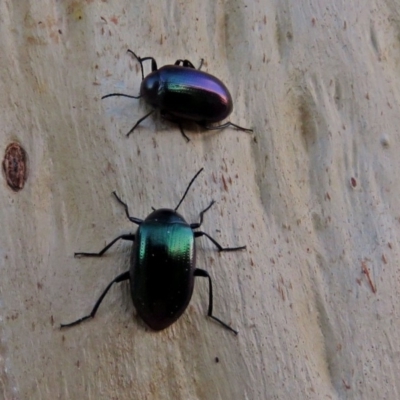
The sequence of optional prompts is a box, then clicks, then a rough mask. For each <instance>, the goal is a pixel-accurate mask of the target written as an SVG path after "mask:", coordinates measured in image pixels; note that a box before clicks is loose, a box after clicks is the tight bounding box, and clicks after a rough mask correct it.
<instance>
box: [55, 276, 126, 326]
mask: <svg viewBox="0 0 400 400" xmlns="http://www.w3.org/2000/svg"><path fill="white" fill-rule="evenodd" d="M127 279H129V271H126V272H124V273H123V274H121V275H118V276H117V277H116V278H115V279H114V280H112V281H111V282H110V283H109V284H108V286H107V287H106V289H105V290H104V292H103V293H102V294H101V296H100V297H99V299H98V300H97V301H96V304H95V305H94V307H93V310H92V311H91V313H90V314H89V315H86V316H85V317H82V318H79V319H77V320H76V321H74V322H70V323H69V324H61V326H60V329H61V328H67V327H71V326H74V325H78V324H80V323H81V322H83V321H85V320H87V319H90V318H94V316H95V315H96V312H97V309H98V308H99V306H100V304H101V302H102V301H103V299H104V297H105V295H106V294H107V292H108V291H109V290H110V288H111V286H112V285H113V284H114V283H118V282H122V281H126V280H127Z"/></svg>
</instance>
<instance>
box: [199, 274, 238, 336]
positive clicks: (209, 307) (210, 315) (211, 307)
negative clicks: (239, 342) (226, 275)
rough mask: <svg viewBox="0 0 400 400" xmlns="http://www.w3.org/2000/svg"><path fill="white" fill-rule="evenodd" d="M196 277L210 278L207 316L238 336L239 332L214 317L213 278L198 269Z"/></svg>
mask: <svg viewBox="0 0 400 400" xmlns="http://www.w3.org/2000/svg"><path fill="white" fill-rule="evenodd" d="M194 276H202V277H203V278H208V284H209V285H208V288H209V290H208V295H209V298H208V312H207V315H208V316H209V317H210V318H212V319H213V320H215V321H217V322H219V323H220V324H221V325H222V326H223V327H224V328H226V329H229V330H230V331H231V332H233V333H234V334H235V335H237V334H238V332H237V331H235V330H234V329H233V328H231V327H230V326H229V325H228V324H226V323H225V322H223V321H221V320H220V319H219V318H217V317H214V315H212V310H213V290H212V282H211V276H210V275H209V274H208V272H207V271H205V270H204V269H199V268H196V269H195V270H194Z"/></svg>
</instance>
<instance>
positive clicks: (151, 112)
mask: <svg viewBox="0 0 400 400" xmlns="http://www.w3.org/2000/svg"><path fill="white" fill-rule="evenodd" d="M154 111H156V110H151V111H150V112H149V113H148V114H146V115H145V116H144V117H142V118H140V119H139V120H138V121H137V122H136V124H135V125H134V126H133V128H132V129H131V130H130V131H129V132H128V133H127V134H126V136H129V135H130V134H131V133H132V132H133V131H134V130H135V129H136V127H137V126H138V125H139V124H140V123H141V122H142V121H144V120H145V119H146V118H147V117H148V116H150V115H151V114H153V112H154Z"/></svg>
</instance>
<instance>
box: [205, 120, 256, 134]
mask: <svg viewBox="0 0 400 400" xmlns="http://www.w3.org/2000/svg"><path fill="white" fill-rule="evenodd" d="M200 125H201V126H202V127H203V128H204V129H206V130H208V131H215V130H218V129H225V128H227V127H228V126H233V127H234V128H236V129H238V130H239V131H244V132H253V129H250V128H243V126H239V125H236V124H234V123H233V122H230V121H228V122H226V123H225V124H222V125H217V126H213V125H211V126H207V125H204V124H200Z"/></svg>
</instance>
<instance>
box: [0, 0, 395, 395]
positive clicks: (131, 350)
mask: <svg viewBox="0 0 400 400" xmlns="http://www.w3.org/2000/svg"><path fill="white" fill-rule="evenodd" d="M0 37H1V40H0V54H1V56H0V88H1V90H0V132H1V133H0V138H1V141H0V151H1V154H2V157H3V154H4V152H5V149H6V147H7V146H8V145H9V144H10V143H11V142H19V143H20V144H21V145H22V146H23V147H24V148H25V150H26V153H27V164H28V177H27V181H26V183H25V186H24V188H23V189H22V190H20V191H19V192H14V191H12V190H11V189H10V188H9V187H8V186H7V184H6V180H5V176H4V175H5V174H4V173H3V177H2V183H1V189H0V218H1V219H0V221H1V225H2V229H1V232H0V235H1V239H0V274H1V275H0V313H1V320H0V335H1V347H0V368H1V375H0V388H1V391H0V397H1V398H4V399H57V398H59V399H86V398H87V399H138V400H141V399H184V400H188V399H213V400H214V399H224V400H225V399H250V400H253V399H260V400H264V399H318V400H320V399H396V398H399V379H398V377H399V365H400V363H399V354H400V353H399V352H400V345H399V331H400V329H399V328H400V327H399V318H398V317H399V311H398V307H399V298H400V296H399V294H400V293H399V287H400V286H399V283H400V282H399V278H400V269H399V244H398V242H399V234H400V233H399V224H400V203H399V201H400V185H399V182H398V181H399V171H400V156H399V154H400V144H399V143H400V140H399V139H400V132H399V127H400V113H399V101H400V73H399V71H400V69H399V66H400V40H399V38H400V8H399V3H398V2H396V1H394V0H387V1H375V2H374V1H372V0H370V1H352V2H349V1H340V0H339V1H335V2H329V1H315V0H314V1H311V2H298V1H283V2H282V1H279V2H278V1H275V2H269V1H267V0H261V1H258V2H255V1H248V2H240V1H204V0H203V1H191V2H184V1H166V2H147V3H146V2H139V1H137V2H132V1H113V2H111V1H109V2H105V1H97V0H95V1H86V2H83V1H82V2H68V1H55V0H53V1H46V0H35V1H24V2H22V1H21V2H20V1H11V0H4V1H2V2H1V3H0ZM128 48H130V49H132V50H134V51H135V52H136V53H137V54H139V55H140V56H142V57H144V56H153V57H155V58H156V60H157V61H158V64H159V66H161V65H164V64H169V63H173V62H174V61H175V60H177V59H189V60H191V61H192V62H193V63H194V64H195V65H197V64H198V63H199V62H200V59H201V58H204V60H205V62H204V66H203V70H204V71H208V72H210V73H212V74H214V75H215V76H217V77H219V78H220V79H222V80H223V81H224V82H225V83H226V85H227V86H228V87H229V88H230V90H231V92H232V96H233V99H234V111H233V113H232V115H231V116H230V120H231V121H232V122H235V123H237V124H239V125H242V126H250V127H253V128H254V134H248V133H244V132H240V131H236V130H234V129H226V130H224V131H221V132H204V131H202V130H201V129H197V128H192V127H188V128H187V134H188V136H189V137H190V138H191V141H190V142H189V143H187V142H186V141H185V140H184V139H183V138H182V136H181V134H180V132H179V129H178V127H177V126H176V125H174V124H172V123H171V122H168V121H165V120H162V119H160V118H159V117H158V116H152V117H149V118H148V119H147V120H146V121H144V122H143V123H142V124H141V126H140V127H139V128H138V129H137V130H136V131H135V132H134V133H133V134H132V135H131V136H130V137H129V138H127V137H126V136H125V133H126V132H127V131H129V129H130V128H131V127H132V126H133V124H134V123H135V121H137V120H138V119H139V118H140V117H142V116H143V115H144V114H145V113H146V112H148V111H149V107H148V106H147V105H146V104H145V103H144V102H143V101H140V100H130V99H123V98H109V99H105V100H103V101H102V100H101V96H103V95H105V94H108V93H111V92H124V93H129V94H133V95H135V94H137V93H138V91H139V86H140V81H141V76H140V70H139V65H138V63H137V61H135V60H134V59H132V57H130V56H129V55H128V54H127V49H128ZM146 68H148V69H147V72H148V71H149V68H150V67H149V65H147V66H146ZM201 167H204V169H205V171H204V172H203V174H202V175H200V177H199V178H198V180H197V181H196V182H195V184H194V186H193V187H192V189H191V190H190V192H189V193H188V196H187V198H186V199H185V202H184V203H183V204H182V206H181V208H180V212H181V213H182V214H183V215H184V216H185V218H187V220H188V221H190V222H195V221H196V220H197V218H198V213H199V211H200V210H202V209H203V208H204V207H205V206H206V205H208V204H209V202H210V201H211V199H214V200H216V202H217V204H216V205H214V207H213V208H212V209H211V210H210V211H208V212H207V214H206V215H205V218H204V224H203V227H202V228H203V229H204V231H206V232H208V233H209V234H211V235H212V236H213V237H215V238H216V239H217V240H218V241H219V242H220V243H221V244H223V245H231V246H236V245H242V244H247V250H246V251H243V252H237V253H221V254H218V252H217V251H216V249H215V248H214V246H213V245H212V243H210V242H209V241H208V240H206V238H200V239H198V256H197V265H198V267H199V268H203V269H206V270H207V271H208V272H209V273H210V275H211V276H212V278H213V281H214V291H215V293H214V311H215V315H217V316H218V317H220V318H221V319H223V320H225V321H227V322H228V323H229V324H231V325H232V326H234V327H235V328H237V329H238V330H239V335H238V336H237V337H235V336H234V335H233V334H232V333H230V332H229V331H227V330H224V329H223V328H222V327H221V326H219V325H218V324H216V323H215V322H213V321H211V320H210V319H208V318H207V317H206V312H207V305H208V286H207V281H206V280H205V279H202V278H197V280H196V285H195V292H194V296H193V298H192V301H191V303H190V305H189V307H188V309H187V310H186V312H185V314H184V315H183V316H182V317H181V318H180V319H179V320H178V321H177V322H176V323H175V324H174V325H172V326H171V327H170V328H168V329H166V330H164V331H161V332H153V331H151V330H150V329H149V328H147V327H146V326H145V325H144V323H143V322H142V321H141V320H140V319H139V318H138V317H137V316H136V313H135V311H134V307H133V305H132V301H131V298H130V293H129V286H128V284H127V283H122V284H119V285H115V287H113V288H112V289H111V291H110V293H109V294H108V296H107V297H106V299H105V300H104V302H103V304H102V305H101V307H100V309H99V311H98V313H97V315H96V317H95V319H94V320H91V321H88V322H85V323H83V324H82V325H80V326H77V327H74V328H71V329H66V330H63V331H60V330H59V325H60V323H63V322H70V321H72V320H74V319H76V318H78V317H81V316H83V315H84V314H86V313H88V312H89V311H90V310H91V307H92V306H93V305H94V302H95V300H96V299H97V297H98V296H99V295H100V293H101V292H102V290H103V289H104V288H105V287H106V285H107V284H108V283H109V282H110V281H111V280H112V279H113V278H114V277H116V276H117V275H118V274H120V273H122V272H123V271H125V270H127V269H128V268H129V251H130V247H131V245H130V244H129V243H126V242H125V243H123V242H121V243H119V244H118V245H116V246H115V247H114V248H113V249H112V250H110V251H109V253H108V254H107V255H106V256H105V257H103V258H101V259H76V258H74V257H73V254H74V252H75V251H98V250H100V249H101V248H102V247H103V246H104V244H105V243H107V242H108V241H110V240H111V239H113V238H114V237H116V236H118V235H120V234H124V233H131V232H134V231H135V230H136V226H135V225H133V224H131V223H130V222H129V221H128V220H127V219H126V217H125V214H124V210H123V209H121V207H120V205H119V204H118V203H117V202H116V201H115V199H114V198H113V196H112V195H111V193H112V191H113V190H116V191H117V193H118V194H119V195H120V196H121V197H122V198H123V199H124V200H125V201H126V202H127V203H128V204H129V207H130V212H131V214H132V215H134V216H136V217H139V218H144V217H145V216H146V215H148V214H149V213H150V212H151V207H155V208H161V207H174V206H175V205H176V204H177V201H178V200H179V198H180V196H181V195H182V193H183V191H184V189H185V187H186V185H187V183H188V182H189V180H190V179H191V177H192V176H193V175H194V174H195V172H196V171H197V170H199V169H200V168H201Z"/></svg>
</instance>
